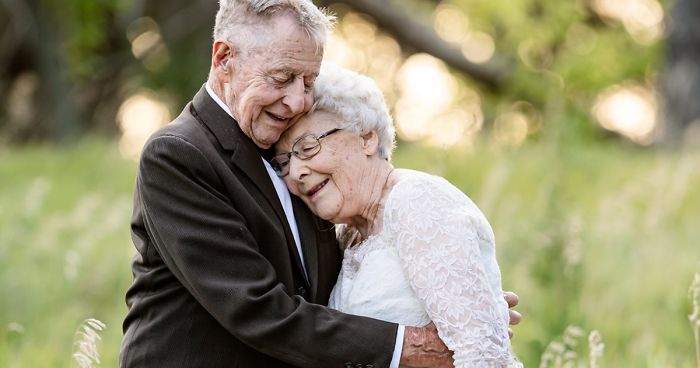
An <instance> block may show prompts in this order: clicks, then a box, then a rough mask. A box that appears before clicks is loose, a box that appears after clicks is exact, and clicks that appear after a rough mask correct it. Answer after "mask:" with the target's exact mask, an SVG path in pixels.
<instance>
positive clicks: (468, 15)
mask: <svg viewBox="0 0 700 368" xmlns="http://www.w3.org/2000/svg"><path fill="white" fill-rule="evenodd" d="M635 1H636V0H635ZM640 1H641V0H640ZM645 1H647V0H645ZM648 1H651V2H655V1H656V0H648ZM315 2H316V4H318V5H322V6H329V7H332V9H333V10H334V11H337V12H338V13H339V16H341V21H342V16H343V15H344V14H346V13H350V12H357V13H362V14H365V15H367V16H368V17H370V18H371V19H373V20H374V22H375V23H376V26H377V27H378V28H379V29H380V30H381V31H383V32H385V34H388V35H389V36H390V37H392V38H394V39H395V40H397V42H398V44H399V45H400V47H401V51H402V53H403V56H402V58H403V59H402V60H399V61H398V63H403V61H405V60H406V58H408V57H409V56H410V55H412V54H414V53H418V52H423V53H428V54H431V55H433V56H434V57H436V58H438V59H440V60H442V61H444V63H445V64H446V65H447V66H449V67H451V70H452V71H453V76H454V77H455V78H456V80H457V82H458V83H460V84H461V85H463V86H466V87H467V88H468V89H470V90H475V91H477V92H479V95H480V98H481V105H482V106H481V108H482V110H483V112H484V116H485V119H484V121H485V126H486V127H487V128H488V127H489V126H493V122H495V121H497V120H498V118H499V116H503V115H504V114H506V115H507V114H512V113H513V111H514V110H518V111H517V112H518V113H521V114H523V116H528V117H530V116H537V117H538V118H537V119H529V120H528V124H530V125H529V127H528V135H529V136H530V137H537V136H540V135H542V133H547V132H551V131H554V132H558V133H556V134H557V135H558V136H560V137H582V138H583V139H597V138H599V137H600V136H601V135H600V134H598V132H599V131H601V129H600V128H599V127H598V126H597V125H596V124H594V123H593V119H592V118H591V106H592V104H593V100H594V99H595V97H596V95H597V94H598V93H600V92H601V91H602V90H604V89H606V88H608V87H610V86H612V85H616V84H621V83H623V82H626V81H637V82H639V83H641V84H648V81H650V80H651V81H654V80H655V79H656V74H655V73H656V70H658V64H659V59H660V58H659V56H660V55H661V53H660V47H659V44H660V43H659V42H657V41H654V40H653V41H651V42H646V41H645V42H638V41H637V40H635V39H634V37H631V36H630V34H629V30H627V28H623V27H621V26H620V25H621V22H620V21H615V20H611V19H609V18H607V17H605V16H602V15H600V14H599V12H600V10H599V8H598V7H597V6H599V5H595V4H600V3H604V2H607V3H611V4H612V3H613V2H612V1H608V0H580V1H576V2H562V1H556V0H511V1H493V2H484V1H477V0H442V1H438V0H404V1H396V0H393V1H389V0H386V1H381V2H380V1H374V0H316V1H315ZM683 4H686V5H685V6H686V7H688V6H690V7H691V9H689V10H687V11H683V10H682V9H681V10H677V12H678V13H679V14H680V17H690V16H691V14H695V13H693V11H696V9H697V5H693V4H694V3H693V2H692V1H688V0H685V1H684V0H679V1H678V5H677V7H682V6H683ZM688 4H690V5H688ZM693 7H694V8H693ZM216 8H217V4H216V2H215V1H204V2H190V1H185V0H173V1H168V2H160V1H149V0H105V1H94V2H86V1H82V0H60V1H59V0H0V73H1V74H0V143H22V142H26V141H29V140H50V141H64V140H68V141H69V140H70V139H71V137H77V136H79V135H81V134H84V133H86V132H95V131H97V132H106V133H108V134H114V133H115V132H116V129H117V127H116V124H115V121H116V115H117V111H118V107H119V106H120V105H121V103H122V102H123V101H124V100H125V99H126V98H127V97H129V96H130V95H131V94H133V93H137V92H138V91H139V90H141V89H149V90H154V91H167V94H168V97H169V98H170V99H171V101H172V107H173V109H174V110H179V109H180V108H181V106H183V104H184V102H186V101H187V100H188V99H189V98H190V97H191V95H192V93H193V91H195V90H196V89H197V88H198V87H199V86H200V85H201V83H202V82H203V81H204V80H205V78H206V74H207V71H208V69H209V68H208V65H209V60H210V53H211V51H210V48H211V29H212V24H213V18H214V14H215V12H216ZM445 9H447V10H449V12H452V13H454V12H459V13H460V14H462V16H463V17H464V18H465V19H466V24H464V25H454V24H452V25H450V31H449V32H451V33H452V36H454V37H448V38H452V39H446V38H445V31H444V30H442V31H439V30H438V28H439V27H440V25H439V18H440V16H441V14H443V13H445ZM693 9H695V10H693ZM449 12H448V13H449ZM696 12H697V11H696ZM676 23H678V24H680V25H687V26H688V29H693V30H696V29H697V27H698V26H697V22H692V21H688V20H687V19H686V18H681V21H679V22H676ZM625 27H627V25H625ZM672 29H674V30H675V29H676V28H672ZM674 32H675V31H674ZM674 32H672V41H671V42H672V44H671V47H669V57H668V60H669V61H668V64H667V70H668V73H667V75H668V76H669V77H668V78H666V79H665V81H667V82H665V84H664V85H665V86H666V87H665V91H666V94H667V96H668V97H667V98H668V99H669V102H668V106H670V107H672V108H670V109H668V110H669V111H670V114H674V115H673V116H671V117H670V118H669V121H677V120H678V121H680V120H682V121H685V122H686V123H682V124H687V122H688V121H689V120H688V119H689V118H686V117H684V116H686V115H688V114H690V115H692V114H691V113H690V112H688V113H684V112H682V111H686V110H688V111H697V110H692V109H694V108H695V109H697V106H698V105H697V104H694V103H693V102H692V100H691V98H692V97H691V96H694V95H693V94H692V89H689V88H690V87H687V88H685V89H683V86H688V85H690V84H689V82H688V81H689V80H692V78H689V77H688V76H690V75H691V74H690V73H692V72H693V71H696V70H697V68H695V69H693V66H694V65H697V63H695V64H693V63H692V61H687V60H691V59H692V57H695V59H694V60H697V56H692V57H690V59H688V58H689V56H682V55H696V54H697V51H696V50H697V47H695V48H693V47H689V46H687V45H690V44H691V42H695V44H697V33H698V32H697V31H693V32H695V33H692V32H691V33H692V34H695V35H696V37H695V38H692V37H689V36H679V37H678V39H677V40H676V38H673V37H675V36H676V35H679V34H681V35H682V34H685V33H683V32H680V33H679V32H675V33H674ZM475 35H476V36H479V37H481V38H482V40H483V39H485V40H486V41H488V43H490V44H491V46H492V48H493V49H494V52H493V53H491V54H489V55H488V57H487V58H486V59H484V60H479V61H474V59H471V58H469V57H467V56H468V55H467V54H466V53H465V44H464V42H466V40H467V39H469V38H470V37H474V36H475ZM455 40H457V41H455ZM683 45H686V46H683ZM629 55H634V56H635V57H628V56H629ZM671 55H673V56H671ZM681 60H685V61H681ZM676 65H681V66H679V67H676ZM681 69H682V70H686V71H685V72H674V71H675V70H681ZM359 71H360V72H367V71H365V70H359ZM676 75H680V77H672V76H676ZM694 75H696V76H697V73H696V74H694ZM678 78H681V79H683V83H677V82H674V81H675V80H676V79H678ZM695 86H696V87H694V88H698V87H697V83H696V84H695ZM696 90H697V89H696ZM674 96H675V97H674ZM674 101H675V102H674ZM456 103H458V102H456ZM676 105H678V106H680V107H676ZM523 106H524V107H526V110H527V111H519V109H522V108H523ZM173 112H174V113H176V112H177V111H173ZM554 112H556V114H555V115H552V114H554ZM690 115H688V116H690ZM675 116H679V117H678V118H676V117H675ZM695 116H697V115H695ZM691 120H692V119H691ZM542 122H544V123H542ZM559 133H564V134H559ZM566 139H568V138H566ZM574 139H581V138H574Z"/></svg>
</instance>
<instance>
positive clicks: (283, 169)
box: [270, 128, 343, 178]
mask: <svg viewBox="0 0 700 368" xmlns="http://www.w3.org/2000/svg"><path fill="white" fill-rule="evenodd" d="M339 130H343V129H341V128H334V129H331V130H329V131H327V132H325V133H323V134H321V135H319V136H318V137H317V136H315V135H313V134H307V135H305V136H302V137H299V139H297V140H296V141H295V142H294V144H293V145H292V151H291V152H285V153H280V154H279V155H277V156H275V157H273V158H272V160H270V166H272V169H273V170H275V173H276V174H277V176H279V177H280V178H281V177H284V176H287V174H289V160H291V158H292V155H294V157H296V158H298V159H300V160H308V159H310V158H312V157H314V156H316V155H317V154H318V153H319V152H320V151H321V139H323V138H326V137H328V136H329V135H331V134H333V133H335V132H337V131H339Z"/></svg>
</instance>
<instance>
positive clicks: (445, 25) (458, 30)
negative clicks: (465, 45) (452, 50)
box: [433, 4, 469, 44]
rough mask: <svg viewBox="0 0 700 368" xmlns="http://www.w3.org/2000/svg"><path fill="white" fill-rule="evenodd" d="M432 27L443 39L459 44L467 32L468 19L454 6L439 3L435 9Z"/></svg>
mask: <svg viewBox="0 0 700 368" xmlns="http://www.w3.org/2000/svg"><path fill="white" fill-rule="evenodd" d="M433 28H434V29H435V32H437V34H438V36H440V38H442V39H443V40H445V41H447V42H451V43H456V44H460V43H462V41H464V40H465V39H466V38H467V35H468V33H469V32H468V30H469V20H468V19H467V16H466V14H464V12H463V11H461V10H460V9H459V8H457V7H456V6H454V5H450V4H440V5H439V6H438V7H437V8H436V9H435V21H434V22H433Z"/></svg>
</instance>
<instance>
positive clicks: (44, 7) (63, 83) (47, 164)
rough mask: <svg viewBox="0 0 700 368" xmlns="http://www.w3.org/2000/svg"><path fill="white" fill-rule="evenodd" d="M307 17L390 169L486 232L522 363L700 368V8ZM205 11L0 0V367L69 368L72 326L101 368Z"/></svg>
mask: <svg viewBox="0 0 700 368" xmlns="http://www.w3.org/2000/svg"><path fill="white" fill-rule="evenodd" d="M315 3H316V4H317V5H319V6H324V7H329V8H330V9H331V10H332V11H333V12H334V13H335V14H336V15H337V17H338V20H339V22H338V25H337V27H336V29H335V31H334V33H333V36H332V38H331V39H330V41H329V43H328V46H327V49H326V54H325V55H326V56H325V59H326V60H333V61H335V62H337V63H340V64H342V65H344V66H346V67H349V68H351V69H353V70H356V71H359V72H361V73H364V74H367V75H369V76H371V77H372V78H374V80H376V82H377V83H378V85H379V86H380V87H381V88H382V90H383V91H384V93H385V96H386V98H387V101H388V102H389V104H390V107H391V108H392V113H393V114H394V117H395V121H396V125H397V130H398V138H399V144H398V150H397V153H396V155H395V164H396V166H399V167H408V168H414V169H418V170H424V171H428V172H432V173H435V174H439V175H442V176H444V177H446V178H447V179H449V180H450V181H451V182H453V183H454V184H455V185H457V186H458V187H459V188H461V189H462V190H463V191H464V192H465V193H467V194H468V195H469V196H470V197H471V198H472V199H473V200H474V201H475V202H476V203H477V204H478V205H479V206H480V207H481V208H482V210H483V211H484V212H485V214H486V215H487V217H488V218H489V220H490V221H491V223H492V226H493V228H494V232H495V234H496V238H497V244H498V245H497V250H498V258H499V263H500V265H501V269H502V274H503V286H504V288H505V289H507V290H514V291H515V292H517V293H518V294H519V295H520V297H521V303H520V306H519V308H518V310H519V311H520V312H522V313H523V314H524V321H523V322H522V323H521V325H520V326H518V327H517V328H516V329H515V331H516V336H515V338H514V339H513V347H514V350H515V352H516V354H517V355H518V356H519V357H520V358H521V360H522V361H523V362H524V363H525V365H526V366H529V367H538V366H540V367H550V366H551V367H555V366H557V367H559V366H569V367H589V366H590V367H594V366H603V367H696V366H697V367H700V358H698V357H696V349H697V350H700V347H698V344H699V342H698V331H699V330H700V322H698V313H700V312H698V298H699V297H698V292H697V291H696V292H695V293H694V294H693V293H691V292H689V287H690V284H691V281H692V280H693V276H694V274H695V273H696V272H698V270H699V263H698V261H700V244H699V243H700V226H698V223H699V222H700V190H699V189H698V188H699V187H700V3H699V2H697V1H694V0H662V1H659V0H577V1H560V0H509V1H497V0H493V1H483V0H481V1H477V0H443V1H439V0H402V1H398V0H393V1H389V0H384V1H379V0H347V1H315ZM216 9H217V2H215V1H197V2H192V1H185V0H171V1H167V2H164V1H148V0H102V1H83V0H61V1H58V0H32V1H29V0H0V295H2V297H0V367H68V366H76V365H77V361H76V360H75V359H74V358H73V357H72V356H71V355H72V353H74V352H76V351H79V350H80V347H79V346H77V345H76V341H77V340H80V339H81V337H84V336H83V335H82V334H81V333H80V332H77V333H76V331H84V330H79V328H80V327H79V326H80V325H81V323H82V321H84V320H85V319H87V318H95V319H98V320H100V321H103V322H104V323H105V324H106V328H105V329H104V330H103V331H100V333H99V335H100V337H101V341H97V340H96V339H93V341H95V342H96V343H97V344H96V347H97V349H98V352H99V354H100V360H101V364H102V366H105V367H111V366H116V364H117V355H118V351H119V344H120V341H121V321H122V319H123V317H124V315H125V313H126V305H125V302H124V293H125V291H126V289H127V288H128V286H129V285H130V282H131V273H130V258H131V255H132V254H133V252H134V250H133V245H132V244H131V240H130V235H129V228H128V223H129V217H130V212H131V196H132V190H133V185H134V175H135V169H136V160H137V159H138V156H139V152H140V149H141V146H142V145H143V143H144V142H145V140H146V139H147V138H148V136H149V135H150V134H152V133H153V132H154V131H155V130H157V129H158V128H159V127H160V126H162V125H163V124H166V123H167V122H168V121H169V120H170V119H172V118H173V117H175V116H177V114H179V112H180V111H181V109H182V108H183V107H184V105H185V104H186V102H187V101H189V100H190V98H191V97H192V96H193V95H194V93H195V92H196V91H197V90H198V89H199V87H200V86H201V85H202V83H203V82H204V81H205V79H206V76H207V73H208V70H209V62H210V52H211V30H212V28H213V19H214V14H215V12H216ZM697 287H698V288H700V285H698V286H697ZM696 290H697V289H696ZM565 331H566V333H565ZM593 331H597V332H593ZM592 332H593V334H592V335H591V333H592ZM590 336H593V337H592V338H591V342H589V337H590ZM601 340H602V342H601ZM601 344H604V349H602V345H601ZM697 354H700V352H697ZM591 357H593V358H591ZM591 360H593V361H592V362H591Z"/></svg>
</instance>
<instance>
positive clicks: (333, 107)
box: [309, 62, 396, 160]
mask: <svg viewBox="0 0 700 368" xmlns="http://www.w3.org/2000/svg"><path fill="white" fill-rule="evenodd" d="M314 95H315V96H314V98H315V102H314V104H313V106H312V107H311V110H310V111H309V114H311V113H313V112H314V111H325V112H329V113H332V114H335V115H338V116H339V117H340V120H341V122H340V126H339V127H340V128H343V129H348V130H352V131H354V132H357V133H359V134H364V133H367V132H369V131H370V130H374V131H375V132H377V136H378V138H379V152H378V154H379V157H381V158H383V159H386V160H391V153H392V152H393V150H394V147H395V146H396V142H395V136H396V131H395V129H394V123H393V120H392V118H391V115H390V114H389V109H388V108H387V106H386V102H385V101H384V95H383V94H382V91H381V90H380V89H379V87H377V84H376V83H375V82H374V81H373V80H372V79H371V78H369V77H366V76H364V75H361V74H358V73H355V72H354V71H352V70H349V69H345V68H342V67H340V66H338V65H337V64H333V63H327V62H324V63H323V64H322V66H321V73H320V74H319V76H318V78H316V83H315V84H314Z"/></svg>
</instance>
